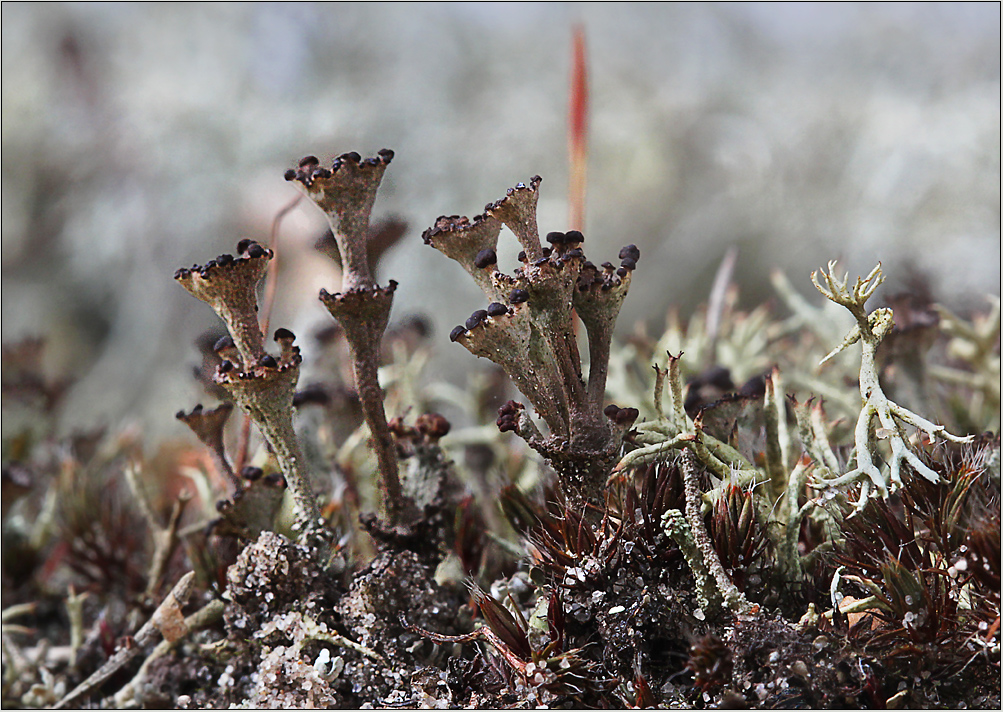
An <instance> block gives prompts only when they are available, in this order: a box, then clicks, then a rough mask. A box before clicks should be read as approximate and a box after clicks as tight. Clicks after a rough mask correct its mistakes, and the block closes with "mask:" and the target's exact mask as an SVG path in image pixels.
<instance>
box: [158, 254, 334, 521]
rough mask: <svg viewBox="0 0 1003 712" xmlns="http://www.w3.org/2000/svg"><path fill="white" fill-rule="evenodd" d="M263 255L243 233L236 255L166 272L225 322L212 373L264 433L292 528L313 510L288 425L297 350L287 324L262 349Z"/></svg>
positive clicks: (315, 517)
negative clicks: (288, 501) (271, 348)
mask: <svg viewBox="0 0 1003 712" xmlns="http://www.w3.org/2000/svg"><path fill="white" fill-rule="evenodd" d="M271 258H272V252H271V250H267V249H265V248H263V247H262V246H261V245H259V244H257V243H256V242H253V241H251V240H243V241H241V243H240V244H239V245H237V256H236V257H234V256H233V255H229V254H225V255H220V256H219V257H217V258H216V259H214V260H210V261H209V262H208V263H206V264H205V265H193V266H192V267H191V268H190V269H188V268H182V269H179V270H178V271H177V272H176V273H175V274H174V278H175V279H176V280H177V281H178V282H179V283H180V284H181V286H182V287H184V288H185V289H186V290H188V292H189V293H190V294H192V295H193V296H195V297H197V298H198V299H201V300H202V301H204V302H206V303H207V304H209V306H211V307H212V308H213V310H214V311H215V312H216V313H217V314H218V315H219V317H220V318H221V319H222V320H223V321H224V322H226V327H227V330H228V331H229V332H230V336H229V337H224V338H223V339H221V340H220V342H219V343H217V345H216V350H217V352H219V353H220V356H221V357H222V359H223V362H222V363H221V364H220V366H219V367H218V368H217V370H216V375H215V380H216V382H217V383H219V384H220V385H222V386H223V387H224V388H225V389H226V390H227V391H228V392H229V393H230V395H231V396H232V397H233V399H234V400H235V401H236V402H237V404H238V405H239V406H240V407H241V408H242V409H243V410H244V411H245V412H246V413H247V414H248V415H250V416H251V419H252V420H254V422H255V424H256V425H257V426H258V429H259V430H260V431H261V434H262V435H263V436H264V438H265V440H267V441H268V445H269V446H270V447H271V449H272V452H273V453H274V454H275V458H276V460H278V462H279V467H280V468H281V469H282V474H283V475H284V476H285V478H286V482H287V483H288V484H289V490H290V492H291V493H292V496H293V501H294V503H295V505H296V521H295V523H294V528H296V529H297V530H299V531H302V532H304V533H306V532H310V531H313V530H315V529H317V527H318V526H319V522H320V513H319V511H318V510H317V502H316V496H315V494H314V491H313V488H312V487H311V485H310V479H309V475H308V474H307V472H306V470H305V468H304V463H305V460H304V458H303V455H302V453H301V452H300V448H299V443H298V441H297V439H296V433H295V431H294V430H293V394H294V392H295V390H296V382H297V380H298V379H299V364H300V361H301V360H302V358H301V356H300V353H299V347H297V346H294V345H293V340H294V336H293V334H292V332H290V331H289V330H287V329H278V330H277V331H276V332H275V340H276V341H277V342H278V343H279V345H280V348H281V353H280V354H279V357H278V358H275V357H274V356H272V355H271V354H269V353H267V352H266V351H265V347H264V343H263V342H264V335H263V334H262V333H261V327H260V326H259V325H258V300H257V286H258V282H260V281H261V277H262V276H263V275H264V273H265V270H266V269H267V267H268V262H269V260H271Z"/></svg>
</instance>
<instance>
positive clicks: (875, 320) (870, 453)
mask: <svg viewBox="0 0 1003 712" xmlns="http://www.w3.org/2000/svg"><path fill="white" fill-rule="evenodd" d="M835 267H836V263H835V262H834V261H833V262H829V265H828V271H827V272H822V273H821V275H819V273H818V272H812V275H811V279H812V282H813V283H814V284H815V287H816V288H817V289H818V291H820V292H821V293H822V294H823V295H824V296H825V297H826V298H827V299H829V300H830V301H832V302H834V303H836V304H839V305H840V306H842V307H845V308H846V309H847V310H848V311H849V312H850V313H851V314H852V315H853V317H854V319H856V320H857V323H856V324H855V325H854V327H853V328H852V329H851V330H850V333H849V334H847V335H846V338H845V339H843V343H841V344H840V345H839V346H837V347H836V348H835V349H833V350H832V351H831V352H830V353H829V355H828V356H826V357H825V358H824V359H822V363H825V362H826V361H828V360H829V359H830V358H832V357H833V356H835V355H836V354H837V353H839V352H840V351H842V350H843V349H846V348H847V347H849V346H852V345H853V344H855V343H857V342H858V341H859V342H860V344H861V354H860V397H861V399H862V401H863V404H862V407H861V410H860V416H859V417H858V418H857V425H856V428H855V429H854V441H855V450H854V453H855V454H854V461H855V467H854V468H853V469H852V470H850V471H849V472H847V473H845V474H843V475H840V476H838V477H831V478H826V477H816V479H815V480H814V486H816V487H819V488H828V487H840V486H844V485H848V484H851V483H853V482H858V481H859V482H860V497H859V499H858V500H857V501H856V503H855V506H856V509H857V511H859V510H861V509H863V507H864V505H865V504H866V503H867V498H868V497H869V496H872V495H874V496H877V495H880V496H881V497H887V496H888V494H889V493H890V492H893V491H895V490H896V489H898V488H899V487H900V486H901V485H902V463H903V462H905V463H908V464H909V466H910V467H911V468H912V469H913V470H914V471H916V472H917V473H919V474H920V475H922V476H923V477H925V478H926V479H928V480H930V481H931V482H938V481H940V476H939V475H938V474H937V473H936V472H934V471H933V470H932V469H930V467H929V466H927V465H926V464H925V463H924V462H923V461H922V460H920V459H919V457H917V455H916V453H914V452H913V451H912V449H911V448H910V447H909V444H908V442H907V440H906V433H905V431H904V430H903V427H902V426H903V425H911V426H913V427H914V428H917V429H919V430H921V431H922V432H924V433H926V434H927V435H929V436H930V437H931V438H936V437H938V436H939V437H942V438H944V439H945V440H950V441H952V442H958V443H964V442H969V441H971V439H972V438H971V436H968V437H959V436H956V435H952V434H951V433H949V432H947V430H946V429H945V428H944V426H943V425H937V424H936V423H932V422H930V421H929V420H926V419H925V418H923V417H921V416H919V415H917V414H916V413H913V412H912V411H911V410H908V409H907V408H903V407H902V406H900V405H899V404H898V403H895V402H894V401H891V400H889V399H888V397H887V396H886V395H885V394H884V392H883V391H882V390H881V384H880V383H879V381H878V367H877V362H876V358H875V357H876V354H877V350H878V345H879V344H880V343H881V340H882V339H883V338H884V337H885V336H887V335H888V333H889V332H891V330H892V328H893V327H894V325H895V321H894V317H893V314H892V310H891V309H887V308H882V309H875V310H874V311H873V312H871V313H870V314H868V313H867V310H866V308H865V304H866V302H867V300H868V298H870V296H871V295H872V294H874V291H875V290H876V289H877V288H878V286H879V285H880V284H881V282H882V281H884V276H883V275H882V274H881V263H878V265H877V266H876V267H875V268H874V269H873V270H871V272H870V274H868V275H867V276H866V277H864V278H859V277H858V278H857V281H856V282H855V283H854V285H853V286H852V287H848V282H849V275H845V276H844V277H843V278H842V279H840V278H839V277H837V276H836V275H835V273H834V269H835ZM875 418H877V423H878V424H877V425H876V424H875ZM884 438H887V439H888V443H889V446H890V447H891V460H890V461H889V462H888V466H887V467H886V468H880V467H879V466H878V465H877V464H876V462H875V458H876V457H878V456H877V453H876V446H877V441H878V440H879V439H884ZM872 488H873V492H872Z"/></svg>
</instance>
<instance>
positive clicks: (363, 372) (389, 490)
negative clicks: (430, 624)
mask: <svg viewBox="0 0 1003 712" xmlns="http://www.w3.org/2000/svg"><path fill="white" fill-rule="evenodd" d="M393 157H394V153H393V151H391V150H389V149H383V150H381V151H379V152H378V154H377V156H375V157H373V158H366V159H363V158H362V157H361V156H360V155H359V154H358V153H355V152H351V153H344V154H342V155H340V156H338V158H336V159H334V162H333V163H332V164H331V167H330V168H325V167H322V166H321V165H320V161H318V160H317V158H315V157H314V156H307V157H306V158H304V159H303V160H301V161H300V163H299V166H298V167H297V168H295V169H290V170H288V171H286V174H285V177H286V180H287V181H291V182H294V183H295V184H296V186H297V187H298V188H299V189H300V190H301V191H302V192H303V193H304V194H306V196H307V197H308V198H310V199H311V200H312V201H313V202H314V203H315V204H316V205H317V207H319V208H320V209H321V210H322V211H323V213H324V215H326V216H327V219H328V222H329V223H330V225H331V231H332V232H333V233H334V239H335V241H336V242H337V243H338V250H339V252H340V253H341V262H342V286H341V289H342V291H340V292H336V293H334V294H330V293H328V292H327V291H326V290H321V292H320V300H321V301H322V302H323V303H324V306H325V307H327V310H328V311H329V312H330V313H331V316H333V317H334V318H335V319H336V320H337V321H338V323H339V324H340V325H341V327H342V329H344V331H345V339H346V341H348V347H349V349H350V351H351V357H352V369H353V372H354V375H355V387H356V390H357V391H358V393H359V400H360V402H361V404H362V413H363V416H364V417H365V419H366V424H367V425H368V426H369V432H370V434H371V436H372V444H373V449H374V451H375V452H376V460H377V464H378V467H379V481H380V489H381V490H382V493H383V511H384V514H385V516H386V518H387V520H388V522H389V523H390V524H391V525H394V524H403V523H406V520H407V519H408V518H409V517H410V515H411V514H413V510H414V506H413V503H412V502H411V501H410V499H409V498H408V497H406V496H405V495H404V493H403V491H402V489H401V483H400V477H399V475H398V465H397V452H396V446H395V444H394V440H393V435H392V434H391V432H390V428H389V426H388V424H387V418H386V413H385V411H384V409H383V391H382V390H381V389H380V383H379V378H378V368H379V358H380V342H381V341H382V339H383V332H384V331H385V330H386V327H387V321H388V320H389V318H390V309H391V307H392V305H393V294H394V289H395V288H396V287H397V283H396V282H394V281H392V280H391V281H390V283H389V285H388V286H387V287H380V286H379V285H378V284H376V282H375V280H374V279H373V275H372V271H371V270H370V266H369V256H368V242H369V230H370V228H369V219H370V215H371V214H372V211H373V204H374V203H375V202H376V192H377V190H379V187H380V182H381V181H382V180H383V173H384V172H385V171H386V168H387V166H388V165H390V161H391V160H392V159H393Z"/></svg>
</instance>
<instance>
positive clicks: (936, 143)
mask: <svg viewBox="0 0 1003 712" xmlns="http://www.w3.org/2000/svg"><path fill="white" fill-rule="evenodd" d="M2 14H3V17H2V20H3V23H2V37H3V43H2V60H3V68H2V74H3V87H2V91H3V124H2V134H3V135H2V140H3V145H2V147H3V153H2V163H3V201H2V211H3V246H2V255H3V267H2V269H3V279H2V297H3V303H2V307H3V320H2V330H3V341H4V343H5V344H7V343H11V342H13V341H15V340H18V339H21V338H24V337H26V336H43V337H45V338H46V339H47V340H48V347H47V351H46V359H47V361H46V368H47V369H50V371H51V372H53V373H59V372H65V373H70V374H72V375H73V376H75V377H77V378H78V379H79V383H78V386H77V387H76V388H75V390H74V391H73V392H72V393H71V394H70V395H69V397H68V400H67V402H66V403H65V408H64V409H63V413H62V418H63V423H62V426H63V428H64V429H68V428H73V427H78V426H93V425H95V424H98V423H106V424H109V425H117V424H120V423H121V422H122V421H123V420H132V421H138V422H140V423H142V424H143V425H144V426H145V427H146V429H147V430H148V432H151V433H153V434H154V435H156V436H162V435H171V436H179V435H183V431H184V426H182V425H181V424H180V423H177V422H176V421H175V420H174V419H173V417H172V414H173V413H174V412H175V411H176V410H178V409H181V408H190V407H191V406H192V405H193V404H194V403H195V402H197V401H198V400H200V399H202V398H204V394H203V393H202V392H201V389H200V388H199V386H198V385H197V384H196V383H195V381H194V380H193V379H192V377H191V370H192V369H191V367H192V366H193V365H195V364H197V363H198V362H199V355H198V352H197V350H196V348H195V346H194V341H195V339H196V338H197V337H198V336H199V335H200V334H202V333H203V332H205V331H206V330H207V329H210V328H216V327H218V326H219V321H218V320H217V318H216V317H215V315H214V314H213V313H212V311H211V310H210V309H209V308H208V307H207V306H206V305H204V304H202V303H201V302H198V301H196V300H195V299H193V298H192V297H190V296H189V295H188V294H187V293H186V292H185V291H184V290H182V289H181V288H180V287H178V286H177V285H176V284H175V283H174V280H173V279H172V275H173V273H174V271H175V269H177V268H178V267H181V266H189V265H191V264H192V263H195V262H199V263H204V262H206V261H207V260H209V259H211V258H213V257H215V256H216V255H218V254H220V253H222V252H232V251H233V250H234V246H235V244H236V242H237V241H238V240H239V239H241V238H243V237H251V238H255V239H257V240H259V241H262V242H265V241H267V239H268V236H269V231H270V228H271V224H272V221H273V219H274V217H275V215H276V213H277V212H278V211H279V210H281V208H282V207H283V206H284V205H285V204H287V203H288V202H289V201H290V200H291V199H292V198H294V197H295V196H296V192H295V191H294V189H293V188H292V186H290V185H289V184H287V183H286V182H285V181H284V180H283V178H282V174H283V172H284V170H285V169H286V168H288V167H291V166H293V165H294V164H295V162H296V161H297V160H298V159H299V158H300V157H302V156H304V155H307V154H316V155H318V156H319V157H320V158H321V159H322V161H329V160H330V159H331V158H332V157H333V156H336V155H338V154H340V153H342V152H345V151H351V150H355V151H359V152H360V153H362V154H363V155H374V154H375V152H376V151H377V150H378V149H381V148H384V147H387V148H392V149H394V150H395V151H396V154H397V156H396V158H395V159H394V162H393V164H392V166H391V167H390V169H389V171H388V172H387V176H386V178H385V180H384V183H383V188H382V190H381V193H380V197H379V200H378V202H377V207H376V211H375V214H374V216H375V217H381V216H389V215H396V216H399V217H400V218H402V219H404V220H405V221H406V222H407V224H408V230H407V232H406V234H405V236H404V238H403V239H402V240H401V242H400V243H398V245H397V246H396V247H394V248H393V249H392V250H391V251H390V252H389V253H388V254H387V255H386V256H385V257H384V259H383V261H382V263H381V266H380V275H379V277H380V280H381V281H382V282H384V283H385V282H386V280H387V279H395V280H397V281H398V282H399V283H400V287H399V289H398V291H397V297H396V301H395V307H394V316H393V319H394V320H399V319H402V318H404V317H406V316H407V315H409V314H414V313H420V314H424V315H426V316H427V317H429V318H430V319H431V321H432V323H433V325H434V334H433V337H432V338H433V344H434V348H435V349H436V355H435V357H434V358H433V364H435V365H434V366H433V367H432V372H431V373H430V374H429V377H430V378H433V377H448V378H450V379H452V380H454V382H456V383H458V384H461V385H462V383H463V374H464V372H465V371H467V370H469V369H473V368H478V367H481V366H484V365H486V362H481V363H477V362H476V360H475V359H474V358H473V357H471V356H470V355H469V354H468V353H467V352H466V351H465V350H464V349H462V348H460V347H458V346H455V345H452V344H450V343H449V342H448V338H447V334H448V332H449V329H450V328H451V327H452V326H453V325H455V324H458V323H462V321H463V320H464V319H465V318H466V317H467V316H468V315H469V314H470V312H471V311H473V310H474V309H477V308H482V307H483V301H484V299H483V296H482V295H481V294H480V292H479V291H478V290H477V289H476V287H475V286H474V284H473V282H471V281H470V280H469V279H467V278H466V276H465V275H464V274H463V272H462V271H461V270H460V269H459V268H458V267H456V266H454V265H453V264H452V263H451V262H450V261H449V260H447V259H446V258H444V257H443V256H442V255H440V254H439V253H438V252H436V251H435V250H433V249H431V248H429V247H427V246H425V245H423V244H422V241H421V239H420V235H421V232H422V231H423V230H424V229H425V228H427V227H429V226H430V225H431V224H432V223H433V222H434V220H435V218H436V217H437V216H438V215H440V214H456V213H459V214H466V215H473V214H475V213H478V212H480V211H481V210H482V209H483V206H484V205H485V203H488V202H490V201H493V200H495V199H497V198H499V197H501V196H503V195H504V193H505V189H506V188H507V187H510V186H512V185H514V184H515V183H516V182H518V181H526V180H528V179H529V178H530V176H532V175H534V174H540V175H542V176H543V178H544V182H543V185H542V187H541V191H542V192H541V196H542V197H541V203H540V225H541V230H542V231H544V232H546V231H549V230H563V229H566V228H567V227H568V225H567V211H568V208H567V184H568V166H567V153H568V152H567V137H566V126H567V103H568V82H569V75H570V69H571V38H572V28H573V26H574V25H575V24H576V23H581V24H582V26H583V27H584V31H585V36H586V44H587V49H588V62H589V72H590V92H591V107H592V108H591V121H590V124H591V134H590V162H589V184H588V199H587V216H586V224H585V229H584V232H585V235H586V238H587V241H586V245H585V247H586V251H587V254H588V255H589V257H590V258H591V259H592V260H594V261H596V262H601V261H604V260H607V259H613V258H615V256H616V252H617V250H618V249H619V247H620V246H621V245H623V244H625V243H628V242H633V243H636V244H637V245H638V246H639V247H640V249H641V254H642V258H641V262H640V264H639V267H638V271H637V273H636V279H635V281H634V283H633V286H632V288H631V294H630V297H629V298H628V299H627V302H626V304H625V306H624V309H623V312H622V315H621V319H620V323H619V328H620V329H621V331H622V333H624V334H626V333H629V332H630V331H631V330H632V329H633V328H634V327H635V324H637V323H638V322H645V323H646V324H647V325H648V327H649V328H651V329H658V328H660V327H661V326H662V324H663V323H664V319H665V314H666V311H667V310H668V309H669V308H670V306H676V307H678V308H679V310H680V311H681V313H682V314H683V315H684V316H685V315H688V314H689V313H691V312H692V310H693V309H694V308H695V306H696V305H697V304H698V303H700V302H702V301H704V300H705V299H706V297H707V294H708V291H709V289H710V283H711V281H712V279H713V275H714V272H715V270H716V268H717V266H718V264H719V263H720V261H721V259H722V256H723V255H724V253H725V251H726V250H728V248H730V247H732V246H734V247H737V249H738V251H739V253H738V254H739V257H738V268H737V270H736V274H735V278H736V281H737V282H738V284H739V285H740V288H741V294H742V299H743V302H744V303H746V304H749V305H754V304H758V303H760V302H761V301H763V300H765V299H768V298H770V296H771V290H770V288H769V285H768V276H769V273H770V270H771V269H773V268H779V269H781V270H783V271H784V272H785V273H786V274H787V275H788V277H789V278H790V279H791V280H792V282H793V283H794V284H795V285H797V286H798V287H799V288H800V289H801V290H802V292H803V293H804V294H806V295H808V294H811V293H812V292H813V289H812V287H811V285H810V282H809V280H808V275H809V273H810V271H811V270H812V269H813V268H815V267H818V266H820V265H823V264H824V263H825V261H826V260H828V259H831V258H840V259H841V260H842V266H843V268H844V269H848V270H849V271H851V272H853V273H858V274H862V273H866V272H867V271H868V270H870V268H871V267H873V266H874V264H875V262H877V261H878V260H881V261H882V262H883V263H884V265H885V268H886V273H887V274H888V277H889V280H888V283H887V287H886V288H885V289H886V290H887V291H894V290H896V289H903V288H905V286H906V285H907V284H908V282H909V280H910V279H912V277H913V276H914V275H917V274H919V275H923V276H925V277H926V279H927V280H928V283H929V285H930V288H931V290H932V293H933V296H934V297H935V298H936V299H937V300H939V301H941V302H943V303H945V304H947V305H949V306H951V307H952V308H954V309H957V310H959V311H962V312H964V311H966V310H968V309H972V308H980V307H982V306H984V303H985V302H984V295H985V294H986V293H993V294H997V295H998V294H999V293H1000V7H999V4H998V3H943V4H941V3H918V4H912V3H894V4H878V3H866V4H839V5H829V4H825V5H814V4H807V3H782V4H772V3H764V4H756V3H738V4H720V5H719V4H681V5H675V4H659V3H646V4H637V5H633V4H629V3H617V4H602V3H583V4H578V3H562V4H506V3H449V4H421V5H404V4H393V5H380V4H375V3H367V4H344V3H337V4H323V5H312V4H307V5H301V4H293V3H278V4H267V3H260V4H258V3H256V4H249V5H242V4H236V3H229V4H208V5H202V4H154V3H151V4H141V5H130V4H94V5H89V4H88V5H63V4H56V3H44V4H27V3H18V4H13V3H4V4H3V6H2ZM322 230H323V222H322V219H321V217H320V215H319V213H317V212H316V211H315V209H314V208H313V207H312V206H311V205H308V204H306V203H305V202H304V203H301V204H300V205H299V206H298V207H297V208H296V209H295V210H294V211H293V212H292V213H291V214H290V215H289V216H288V217H287V218H286V219H285V221H284V222H283V223H282V229H281V236H280V250H281V257H282V259H281V270H282V271H281V273H280V282H279V294H280V297H279V301H278V303H277V305H276V311H275V314H274V316H273V319H272V324H273V326H287V327H289V328H291V329H292V330H293V331H295V332H296V333H297V334H298V335H299V336H300V341H301V342H302V343H303V345H304V352H305V357H306V359H307V360H309V358H310V351H309V348H310V340H309V335H310V333H311V332H312V331H313V330H315V329H316V328H317V327H318V326H319V325H321V324H326V323H329V317H327V315H326V312H325V311H324V310H323V308H322V306H321V304H320V303H319V302H318V300H317V291H318V290H319V288H320V287H326V288H328V289H329V290H331V291H335V290H336V289H337V288H338V286H339V284H340V282H339V279H340V277H339V275H338V270H337V268H336V266H335V265H334V264H333V263H332V262H331V261H330V260H329V259H328V258H326V257H323V256H321V255H320V254H318V253H317V252H316V251H315V250H314V249H313V244H314V242H315V240H316V239H317V237H318V236H319V235H320V233H321V232H322ZM511 242H512V243H513V244H511V245H510V246H509V248H507V251H502V253H501V257H502V265H501V266H502V268H503V269H506V270H511V268H512V267H513V266H514V265H515V259H514V255H515V252H516V251H517V248H516V247H515V245H514V240H511ZM887 291H886V293H887ZM815 296H816V297H817V295H815Z"/></svg>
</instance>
